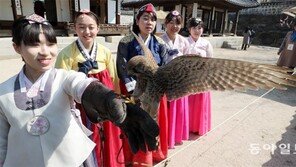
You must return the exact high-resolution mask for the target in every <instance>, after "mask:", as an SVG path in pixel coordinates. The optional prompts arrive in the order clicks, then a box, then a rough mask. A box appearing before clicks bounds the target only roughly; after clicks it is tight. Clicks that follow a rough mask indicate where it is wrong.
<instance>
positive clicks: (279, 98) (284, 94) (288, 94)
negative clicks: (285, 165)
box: [245, 87, 296, 156]
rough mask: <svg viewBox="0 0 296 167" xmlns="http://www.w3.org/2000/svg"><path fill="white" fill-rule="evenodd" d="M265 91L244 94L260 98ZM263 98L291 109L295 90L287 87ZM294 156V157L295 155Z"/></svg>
mask: <svg viewBox="0 0 296 167" xmlns="http://www.w3.org/2000/svg"><path fill="white" fill-rule="evenodd" d="M265 92H266V90H257V91H255V90H248V91H246V92H245V93H246V94H249V95H253V96H258V97H259V96H262V95H263V94H264V93H265ZM263 98H267V99H270V100H273V101H276V102H279V103H283V104H286V105H289V106H292V107H295V106H296V88H295V87H288V89H287V90H276V89H275V90H273V91H271V92H269V93H268V94H267V95H265V96H264V97H263ZM295 156H296V155H295Z"/></svg>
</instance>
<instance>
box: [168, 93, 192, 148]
mask: <svg viewBox="0 0 296 167" xmlns="http://www.w3.org/2000/svg"><path fill="white" fill-rule="evenodd" d="M168 139H169V142H168V147H169V148H174V146H175V144H182V140H188V139H189V106H188V96H185V97H182V98H180V99H177V100H172V101H170V102H169V106H168Z"/></svg>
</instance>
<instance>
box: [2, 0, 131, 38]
mask: <svg viewBox="0 0 296 167" xmlns="http://www.w3.org/2000/svg"><path fill="white" fill-rule="evenodd" d="M119 1H120V0H1V5H0V36H10V33H11V32H10V29H11V25H12V23H13V21H14V20H15V19H16V18H19V17H21V16H25V15H28V14H31V13H37V14H39V15H41V16H44V17H46V18H47V19H48V20H49V21H50V23H51V24H52V25H53V26H54V28H55V30H56V31H57V33H58V34H60V35H67V33H68V32H71V31H68V30H71V27H72V26H73V24H72V23H73V19H74V14H75V11H79V10H80V9H90V10H91V11H92V12H94V13H96V14H97V15H98V17H99V20H100V23H101V31H100V33H101V34H106V33H107V34H112V33H118V32H120V31H121V29H120V28H125V29H126V26H120V25H119V24H120V19H119V8H120V3H119Z"/></svg>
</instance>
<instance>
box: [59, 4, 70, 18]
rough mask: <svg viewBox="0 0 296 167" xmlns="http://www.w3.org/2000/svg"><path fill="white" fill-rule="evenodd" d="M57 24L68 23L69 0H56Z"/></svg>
mask: <svg viewBox="0 0 296 167" xmlns="http://www.w3.org/2000/svg"><path fill="white" fill-rule="evenodd" d="M56 8H57V18H58V22H67V21H70V8H69V0H56Z"/></svg>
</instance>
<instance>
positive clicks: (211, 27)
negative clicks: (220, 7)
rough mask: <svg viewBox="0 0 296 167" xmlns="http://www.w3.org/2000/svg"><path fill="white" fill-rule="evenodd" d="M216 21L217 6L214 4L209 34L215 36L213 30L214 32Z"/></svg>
mask: <svg viewBox="0 0 296 167" xmlns="http://www.w3.org/2000/svg"><path fill="white" fill-rule="evenodd" d="M214 22H215V7H214V6H213V7H212V11H211V17H210V28H209V36H213V35H212V32H213V26H214Z"/></svg>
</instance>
